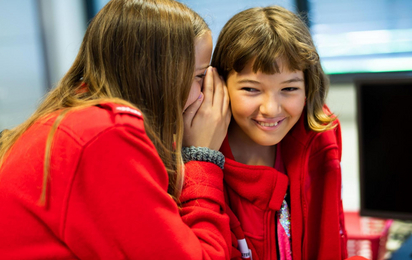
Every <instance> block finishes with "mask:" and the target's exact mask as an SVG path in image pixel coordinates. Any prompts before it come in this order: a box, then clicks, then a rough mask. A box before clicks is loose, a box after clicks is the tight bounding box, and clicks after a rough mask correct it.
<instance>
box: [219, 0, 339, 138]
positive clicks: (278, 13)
mask: <svg viewBox="0 0 412 260" xmlns="http://www.w3.org/2000/svg"><path fill="white" fill-rule="evenodd" d="M278 58H284V59H283V60H285V61H286V62H287V63H286V65H287V67H288V69H290V70H292V71H294V70H301V71H303V74H304V77H305V91H306V93H305V94H306V97H307V99H306V107H307V109H306V112H307V113H306V115H307V120H306V122H307V126H308V127H309V128H310V129H311V130H313V131H315V132H322V131H326V130H328V129H331V128H334V127H335V126H336V124H334V121H335V120H336V116H334V115H333V114H329V113H328V112H325V111H324V110H323V106H324V104H325V99H326V95H327V92H328V89H329V80H328V78H327V77H326V75H325V73H324V72H323V69H322V66H321V64H320V60H319V55H318V53H317V51H316V48H315V45H314V44H313V41H312V37H311V35H310V32H309V29H308V28H307V26H306V24H305V23H304V22H303V20H302V19H301V18H300V17H299V16H297V15H295V14H294V13H292V12H290V11H288V10H287V9H285V8H282V7H279V6H268V7H256V8H250V9H247V10H245V11H242V12H240V13H238V14H236V15H235V16H233V17H232V18H231V19H230V20H229V21H228V22H227V23H226V25H225V26H224V27H223V29H222V31H221V32H220V35H219V38H218V40H217V43H216V47H215V51H214V53H213V58H212V63H211V65H212V66H214V67H216V68H217V70H218V71H219V73H220V74H221V75H222V76H223V77H224V78H225V79H227V76H228V74H229V72H230V71H232V70H235V71H236V72H240V71H242V70H243V68H244V67H245V66H246V64H248V63H249V62H250V61H252V60H254V64H252V66H253V71H254V72H257V71H261V72H263V73H267V74H273V73H278V72H279V66H278V64H277V62H276V60H277V59H278Z"/></svg>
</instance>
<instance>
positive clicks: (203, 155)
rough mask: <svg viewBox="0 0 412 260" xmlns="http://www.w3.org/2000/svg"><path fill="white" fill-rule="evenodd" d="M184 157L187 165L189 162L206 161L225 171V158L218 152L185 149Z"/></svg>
mask: <svg viewBox="0 0 412 260" xmlns="http://www.w3.org/2000/svg"><path fill="white" fill-rule="evenodd" d="M182 157H183V161H184V162H185V163H187V162H189V161H204V162H211V163H214V164H216V165H217V166H219V167H220V168H221V169H223V167H224V164H225V156H224V155H223V154H222V153H221V152H219V151H216V150H212V149H210V148H207V147H195V146H190V147H183V148H182Z"/></svg>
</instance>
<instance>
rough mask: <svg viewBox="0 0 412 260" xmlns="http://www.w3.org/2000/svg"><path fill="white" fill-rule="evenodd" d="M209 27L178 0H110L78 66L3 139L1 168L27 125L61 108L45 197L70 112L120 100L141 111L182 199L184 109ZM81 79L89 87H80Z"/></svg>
mask: <svg viewBox="0 0 412 260" xmlns="http://www.w3.org/2000/svg"><path fill="white" fill-rule="evenodd" d="M207 30H209V29H208V27H207V25H206V23H205V22H204V20H203V19H202V18H201V17H200V16H199V15H198V14H196V13H195V12H194V11H192V10H191V9H189V8H188V7H186V6H185V5H183V4H181V3H179V2H176V1H173V0H111V1H110V2H109V3H108V4H107V5H106V6H105V7H103V9H102V10H101V11H100V12H99V13H98V14H97V15H96V16H95V18H94V19H93V20H92V21H91V23H90V25H89V26H88V28H87V31H86V34H85V36H84V39H83V42H82V45H81V47H80V50H79V53H78V55H77V57H76V59H75V61H74V63H73V65H72V67H71V68H70V69H69V71H68V72H67V74H66V75H65V76H64V77H63V78H62V80H61V81H60V82H59V84H58V86H57V87H56V88H55V89H54V90H52V91H50V92H49V93H48V95H47V96H46V98H45V100H44V101H43V102H42V104H41V105H40V106H39V108H38V109H37V111H36V112H35V113H34V114H33V115H32V116H31V117H30V118H29V119H28V120H27V121H26V122H24V123H23V124H21V125H19V126H18V127H16V128H14V129H12V130H10V131H6V132H5V133H4V134H3V136H2V137H1V138H0V144H1V147H0V167H1V164H2V162H3V161H4V158H5V155H6V153H8V152H10V151H11V148H12V146H13V144H14V143H15V142H16V140H17V139H18V138H19V137H20V136H21V135H22V134H23V133H24V131H26V130H27V129H28V128H29V127H30V126H31V125H33V123H34V122H35V121H37V120H39V119H41V118H45V117H51V115H52V114H55V113H56V111H60V112H58V113H59V114H60V115H59V116H58V117H57V119H56V120H55V123H54V125H53V127H52V129H51V131H50V133H49V136H48V139H47V143H46V154H45V163H44V176H43V193H42V197H41V201H43V202H44V199H45V194H46V187H47V185H46V184H47V178H48V174H49V170H48V169H49V163H50V156H51V143H52V139H53V135H54V132H55V131H56V129H57V127H58V125H59V123H60V122H61V120H62V119H63V118H64V115H65V114H66V113H68V112H71V111H73V110H77V109H81V108H84V107H87V106H92V105H97V104H100V103H102V102H107V101H110V102H116V103H120V104H124V105H128V106H131V107H135V108H138V109H140V110H141V111H142V112H143V114H144V117H145V129H146V132H147V134H148V136H149V137H150V139H151V140H152V142H153V143H154V145H155V147H156V149H157V152H158V153H159V156H160V158H161V159H162V161H163V163H164V165H165V167H166V169H167V171H168V174H169V190H168V192H169V194H170V195H171V196H172V197H173V198H174V199H176V198H177V197H178V196H179V194H180V191H181V183H182V178H183V177H182V159H181V153H180V151H181V143H182V138H183V117H182V113H183V112H182V110H183V107H184V104H185V102H186V100H187V97H188V95H189V92H190V87H191V84H192V80H193V73H194V64H195V56H194V55H195V50H194V44H195V39H196V38H197V37H200V36H201V35H203V33H204V32H205V31H207ZM82 83H85V84H86V86H87V91H82V88H84V84H83V85H82ZM174 143H175V147H173V144H174Z"/></svg>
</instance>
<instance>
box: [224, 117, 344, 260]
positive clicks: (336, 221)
mask: <svg viewBox="0 0 412 260" xmlns="http://www.w3.org/2000/svg"><path fill="white" fill-rule="evenodd" d="M303 114H305V113H303ZM304 120H305V117H303V116H302V117H301V118H300V120H299V121H298V122H297V123H296V125H295V126H294V127H293V128H292V129H291V131H290V132H289V133H288V134H287V135H286V136H285V138H284V139H283V140H282V141H281V142H280V143H279V144H278V145H279V146H280V147H278V149H279V151H280V154H281V157H282V158H283V164H284V167H285V169H286V173H287V175H285V174H283V173H280V172H278V171H277V170H275V169H274V168H272V167H266V166H251V165H244V164H241V163H239V162H236V161H235V160H234V158H233V155H232V152H231V150H230V147H229V143H228V142H227V140H226V141H225V142H224V144H223V146H222V149H221V150H222V152H223V153H224V154H225V156H226V164H225V169H224V174H225V183H226V190H227V204H228V206H229V207H230V208H231V210H232V211H233V213H234V214H231V212H230V211H229V215H230V217H231V229H232V233H233V234H232V236H233V239H232V243H233V246H234V249H233V252H232V257H233V258H240V253H239V251H238V250H237V248H238V244H237V239H239V238H242V236H243V235H244V236H246V241H247V243H248V246H249V248H250V249H251V251H252V257H253V260H258V259H260V260H261V259H265V260H266V259H277V252H276V243H277V242H276V229H275V227H276V225H275V223H276V222H275V212H276V211H277V210H279V209H280V207H281V203H282V201H283V198H284V196H285V193H286V191H287V189H288V188H289V191H288V193H290V203H289V207H290V210H291V239H292V243H291V247H292V258H293V260H299V259H309V260H310V259H344V258H346V256H347V252H346V232H345V227H344V219H343V209H342V201H341V168H340V160H341V150H342V144H341V132H340V126H339V122H338V125H337V127H336V128H335V129H333V130H329V131H326V132H323V133H316V132H313V131H309V130H307V129H306V127H305V121H304Z"/></svg>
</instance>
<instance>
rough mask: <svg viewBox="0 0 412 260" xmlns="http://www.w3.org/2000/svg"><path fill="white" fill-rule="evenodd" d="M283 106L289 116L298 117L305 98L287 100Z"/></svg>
mask: <svg viewBox="0 0 412 260" xmlns="http://www.w3.org/2000/svg"><path fill="white" fill-rule="evenodd" d="M285 107H286V109H287V111H288V113H289V114H290V115H291V116H296V117H300V115H301V114H302V111H303V109H304V107H305V99H304V98H297V99H295V100H293V101H292V100H289V102H285Z"/></svg>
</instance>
